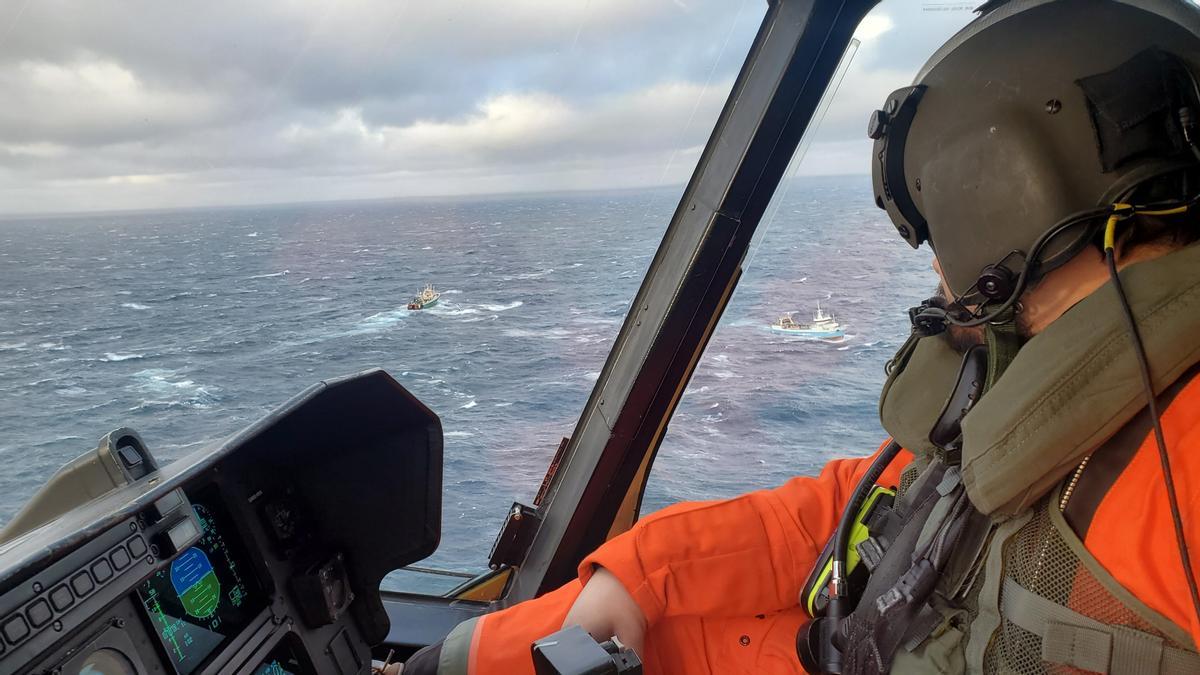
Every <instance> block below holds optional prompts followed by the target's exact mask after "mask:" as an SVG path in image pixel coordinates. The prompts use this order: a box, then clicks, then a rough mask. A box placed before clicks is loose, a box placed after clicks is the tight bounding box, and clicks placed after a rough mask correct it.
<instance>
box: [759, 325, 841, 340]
mask: <svg viewBox="0 0 1200 675" xmlns="http://www.w3.org/2000/svg"><path fill="white" fill-rule="evenodd" d="M771 332H772V333H776V334H778V335H787V336H790V337H794V338H802V339H805V340H837V339H840V338H844V337H846V331H844V330H841V329H838V330H805V329H796V328H780V327H779V326H771Z"/></svg>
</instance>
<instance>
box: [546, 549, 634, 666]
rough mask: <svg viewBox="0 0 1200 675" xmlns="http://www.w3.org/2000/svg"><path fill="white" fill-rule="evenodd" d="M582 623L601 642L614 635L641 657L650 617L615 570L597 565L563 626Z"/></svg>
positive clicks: (580, 624)
mask: <svg viewBox="0 0 1200 675" xmlns="http://www.w3.org/2000/svg"><path fill="white" fill-rule="evenodd" d="M574 625H579V626H582V627H583V629H584V630H586V631H587V632H588V633H591V635H592V637H593V638H595V639H596V640H597V641H599V642H603V641H605V640H608V639H610V638H612V637H613V636H614V635H615V636H616V637H617V639H618V640H620V641H621V642H622V643H624V644H625V646H626V647H629V648H631V649H633V651H635V652H637V654H638V655H639V656H641V655H642V647H643V646H644V644H645V639H646V616H645V615H644V614H642V608H641V607H638V604H637V603H636V602H634V601H633V597H632V596H630V595H629V591H626V590H625V587H624V586H622V585H621V582H620V581H617V578H616V577H615V576H613V574H612V573H611V572H609V571H608V570H606V569H604V568H603V567H597V568H596V572H595V573H594V574H593V575H592V578H591V579H588V582H587V585H586V586H584V587H583V590H582V591H580V593H579V597H577V598H575V604H573V605H571V611H569V612H567V618H566V620H565V621H563V627H564V628H565V627H566V626H574Z"/></svg>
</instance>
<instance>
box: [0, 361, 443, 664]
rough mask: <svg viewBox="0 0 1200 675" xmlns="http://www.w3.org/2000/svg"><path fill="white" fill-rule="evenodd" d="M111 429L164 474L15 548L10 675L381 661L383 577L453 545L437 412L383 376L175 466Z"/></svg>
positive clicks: (119, 442)
mask: <svg viewBox="0 0 1200 675" xmlns="http://www.w3.org/2000/svg"><path fill="white" fill-rule="evenodd" d="M118 432H120V433H118ZM106 439H107V440H108V442H109V443H110V445H111V446H112V448H113V449H114V452H112V453H111V455H112V456H113V457H119V458H123V459H122V461H124V460H125V459H128V460H129V461H130V462H144V463H145V465H146V466H150V467H152V468H153V470H152V471H149V472H146V473H145V474H144V475H143V476H141V477H139V478H137V479H136V480H134V481H131V482H129V483H128V484H127V485H123V486H120V487H119V488H117V489H114V490H112V491H110V492H109V493H107V494H104V495H102V496H100V497H98V498H96V499H93V500H91V501H88V502H87V503H86V504H83V505H80V506H78V507H76V508H74V509H71V510H69V511H67V512H66V513H63V514H60V515H59V516H58V517H56V518H54V519H52V520H50V521H48V522H46V523H45V524H43V525H42V526H41V527H38V528H36V529H33V530H31V531H28V532H25V533H23V534H21V535H19V536H16V537H15V538H12V539H11V540H7V541H4V542H3V543H0V675H8V674H10V673H11V674H14V675H25V674H26V673H37V674H41V673H47V674H49V673H53V674H54V675H125V674H126V673H132V674H135V675H214V674H216V673H221V674H222V675H224V674H226V673H229V674H233V675H324V674H325V673H332V674H336V675H349V674H351V673H353V674H356V675H357V674H359V673H367V672H369V670H370V663H371V646H372V645H375V644H378V643H380V642H381V641H382V640H383V639H384V638H385V636H386V635H387V633H388V629H389V625H388V615H387V613H386V612H385V611H384V608H383V606H382V603H381V601H380V596H379V590H378V589H379V582H380V580H382V578H383V575H384V574H386V573H387V572H389V571H391V570H393V569H396V568H398V567H402V566H404V565H407V564H411V563H412V562H416V561H417V560H420V559H421V558H423V557H425V556H427V555H428V554H429V553H431V552H432V551H433V550H434V549H435V548H436V546H437V540H438V532H439V531H440V495H441V427H440V423H439V422H438V420H437V418H436V416H434V415H433V413H432V412H430V411H429V410H428V409H427V408H425V407H424V406H423V405H421V404H420V403H419V401H417V400H416V399H415V398H414V397H412V396H411V395H410V394H408V392H406V391H404V390H403V388H401V387H400V385H399V384H397V383H396V382H395V381H394V380H392V378H391V377H390V376H388V375H387V374H386V373H384V372H383V371H369V372H368V373H363V374H360V375H357V376H352V377H349V378H343V379H341V380H335V381H330V382H324V383H321V384H320V385H317V386H315V387H313V388H310V390H308V391H307V392H305V393H304V394H301V395H300V396H298V397H297V398H296V399H293V400H292V401H290V402H289V403H288V404H286V405H285V406H284V407H283V408H281V409H280V410H279V411H277V412H276V413H273V414H272V415H270V416H268V417H267V418H265V419H264V420H262V421H260V422H258V423H256V424H255V425H252V426H251V427H250V428H248V429H247V431H246V432H243V433H242V434H238V435H236V436H234V437H233V438H232V439H230V440H229V441H226V442H225V443H223V444H221V445H218V446H216V447H214V448H212V449H208V450H202V451H199V452H198V453H196V454H195V455H193V456H190V457H185V458H184V459H181V460H179V461H178V462H175V463H173V464H171V465H169V466H166V467H163V468H161V469H159V468H158V467H157V465H156V464H155V463H154V460H153V457H152V455H151V454H150V452H149V450H148V449H146V447H145V446H144V444H143V443H142V442H141V439H140V437H138V436H137V434H136V433H134V432H132V431H129V430H118V431H117V432H113V434H110V435H109V436H106ZM118 448H119V451H117V449H118ZM60 473H62V472H60ZM381 475H382V476H391V477H392V480H391V484H392V486H393V488H394V489H393V490H378V489H371V490H368V489H364V488H363V485H364V484H365V483H368V482H373V483H376V484H377V482H378V477H379V476H381ZM57 478H58V477H57V476H56V479H57ZM54 482H55V479H52V481H51V484H50V485H48V486H47V488H50V487H52V485H53V483H54ZM71 485H72V486H75V487H77V485H78V481H76V482H75V483H72V484H71ZM379 522H387V523H388V527H387V529H388V531H389V533H388V536H387V537H383V538H381V537H379V536H378V535H377V525H378V523H379Z"/></svg>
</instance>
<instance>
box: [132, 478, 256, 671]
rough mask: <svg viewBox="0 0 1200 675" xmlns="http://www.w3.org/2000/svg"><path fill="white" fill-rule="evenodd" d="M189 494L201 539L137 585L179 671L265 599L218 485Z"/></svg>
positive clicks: (238, 627)
mask: <svg viewBox="0 0 1200 675" xmlns="http://www.w3.org/2000/svg"><path fill="white" fill-rule="evenodd" d="M189 496H190V497H191V499H192V508H193V509H194V510H195V512H196V516H197V517H198V518H199V520H200V528H201V535H200V540H199V541H197V542H196V544H195V545H194V546H192V547H191V548H189V549H187V550H186V551H184V552H182V553H180V554H179V555H178V556H176V558H175V560H173V561H171V564H170V565H169V566H168V567H167V568H165V569H162V570H159V571H158V572H156V573H155V574H154V576H152V577H150V579H149V580H147V581H146V582H145V583H143V584H142V586H141V588H140V589H139V590H138V594H139V596H140V597H141V600H142V605H143V606H144V607H145V609H146V613H147V615H148V616H149V617H150V623H151V624H152V625H153V626H154V630H155V631H156V632H157V634H158V639H159V641H160V642H161V643H162V646H163V649H164V650H165V651H166V653H167V656H168V658H170V660H171V662H172V663H173V664H174V665H175V669H176V671H178V673H179V675H189V674H190V673H191V672H192V671H194V670H195V669H196V668H197V667H198V666H199V665H200V664H201V663H203V662H204V661H205V659H207V658H208V656H209V655H210V654H212V653H213V652H214V651H215V650H216V649H217V648H219V647H221V646H222V645H224V644H225V643H226V642H228V641H229V640H230V639H232V638H233V637H234V636H236V635H237V634H238V633H240V632H241V631H242V629H244V628H245V627H246V626H247V625H248V624H249V623H250V621H251V620H253V619H254V617H255V616H256V615H257V614H258V613H259V612H260V611H262V609H263V608H264V607H266V604H267V602H266V597H265V596H264V594H263V592H262V589H261V587H260V586H259V585H258V583H257V582H256V580H255V578H254V574H253V572H252V571H251V568H250V563H249V561H248V556H247V554H246V551H245V549H244V548H243V547H242V545H241V542H240V541H239V539H238V536H237V533H236V531H235V530H234V529H233V525H232V523H231V522H230V518H229V514H228V513H226V512H225V510H224V508H223V507H222V506H221V502H220V498H219V495H218V494H217V492H216V490H215V489H214V488H210V489H208V490H206V491H202V492H199V493H198V494H196V495H189Z"/></svg>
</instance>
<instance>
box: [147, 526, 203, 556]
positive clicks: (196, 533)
mask: <svg viewBox="0 0 1200 675" xmlns="http://www.w3.org/2000/svg"><path fill="white" fill-rule="evenodd" d="M199 538H200V526H199V525H197V524H196V521H195V520H193V519H192V518H184V519H182V520H180V521H179V522H177V523H175V524H174V525H172V526H171V527H169V528H167V530H166V531H165V532H163V533H162V534H159V535H158V537H157V538H156V541H157V542H158V548H159V550H160V551H161V552H162V554H163V555H165V556H168V557H169V556H173V555H175V554H176V553H178V552H180V551H182V550H183V549H185V548H187V547H189V546H191V545H192V543H193V542H195V541H196V540H197V539H199Z"/></svg>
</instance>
